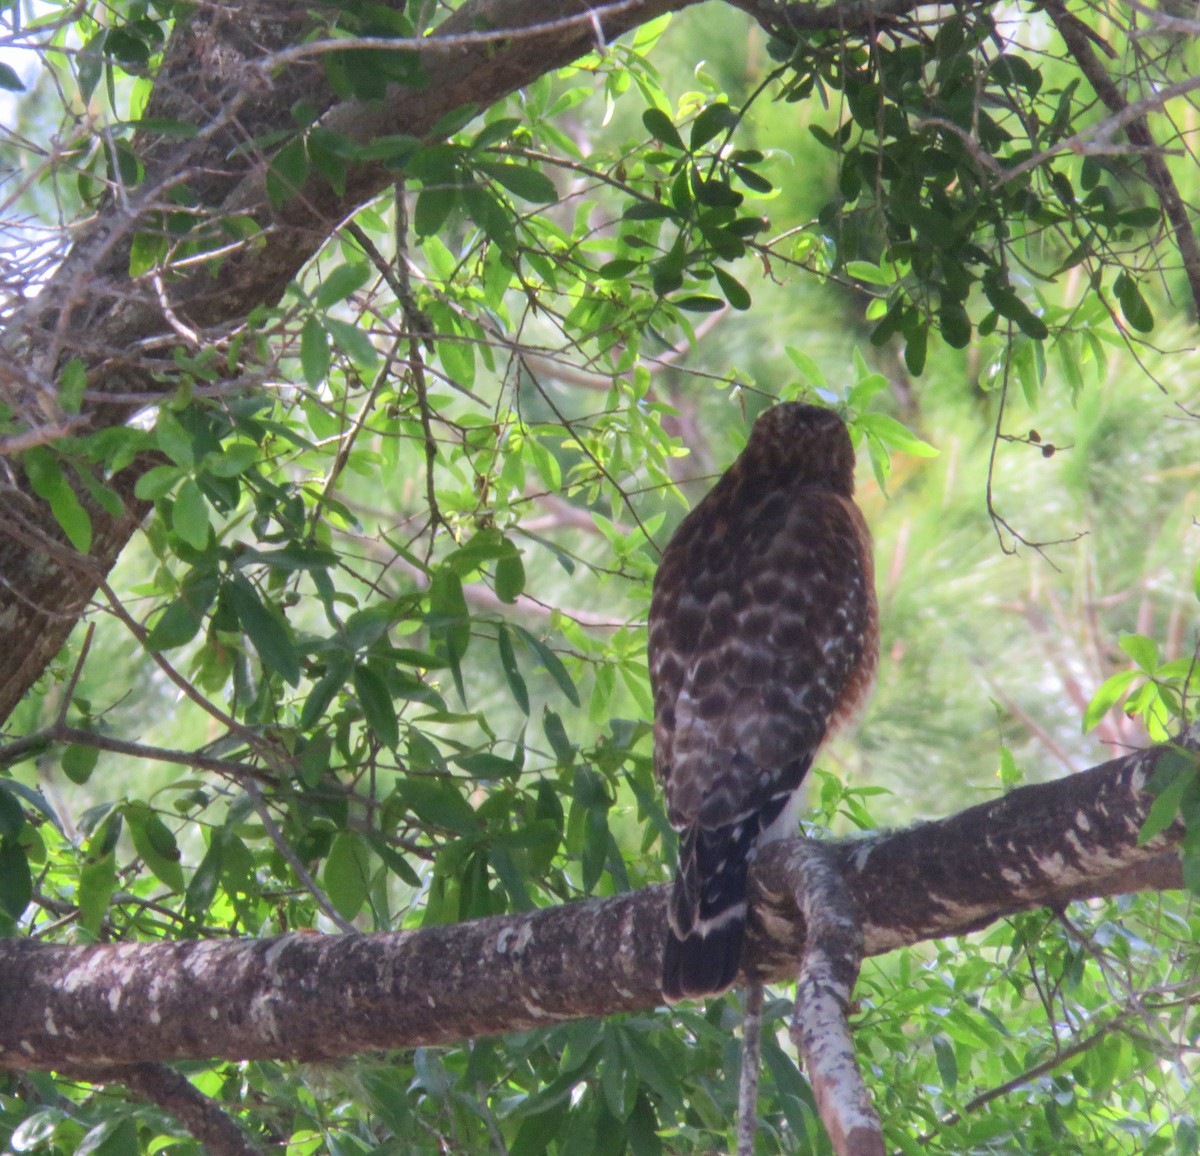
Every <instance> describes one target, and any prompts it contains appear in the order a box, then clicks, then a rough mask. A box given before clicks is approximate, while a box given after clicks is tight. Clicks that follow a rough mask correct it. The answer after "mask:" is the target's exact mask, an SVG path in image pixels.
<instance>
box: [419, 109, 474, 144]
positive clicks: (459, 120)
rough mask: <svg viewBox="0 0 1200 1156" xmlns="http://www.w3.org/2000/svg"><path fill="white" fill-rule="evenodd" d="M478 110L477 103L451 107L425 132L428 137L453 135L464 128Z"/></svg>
mask: <svg viewBox="0 0 1200 1156" xmlns="http://www.w3.org/2000/svg"><path fill="white" fill-rule="evenodd" d="M478 112H479V105H478V104H464V105H461V106H460V107H459V108H455V109H452V110H451V111H450V112H448V113H446V114H445V115H444V116H442V117H441V118H440V119H438V120H437V121H436V122H434V126H433V128H431V129H430V130H429V132H428V134H427V136H428V137H430V138H432V137H446V136H453V135H454V134H455V133H456V132H458V130H459V129H461V128H466V126H467V125H469V124H470V123H471V121H473V120H474V119H475V117H476V115H477V114H478Z"/></svg>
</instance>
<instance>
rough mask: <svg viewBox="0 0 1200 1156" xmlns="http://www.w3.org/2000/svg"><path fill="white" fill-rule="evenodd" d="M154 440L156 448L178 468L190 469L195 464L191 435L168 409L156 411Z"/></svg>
mask: <svg viewBox="0 0 1200 1156" xmlns="http://www.w3.org/2000/svg"><path fill="white" fill-rule="evenodd" d="M154 440H155V441H156V442H157V443H158V448H159V449H160V450H162V452H163V453H164V454H166V455H167V457H169V458H170V459H171V460H172V461H173V462H174V463H175V464H176V465H177V466H179V468H180V469H184V470H190V469H191V468H192V466H193V465H194V464H195V454H194V453H193V450H192V435H191V434H189V433H188V432H187V430H185V429H184V428H183V426H182V425H181V424H180V422H179V419H178V418H177V417H176V416H175V415H174V414H173V413H172V412H171V411H170V410H169V409H160V410H159V411H158V421H157V422H156V423H155V426H154Z"/></svg>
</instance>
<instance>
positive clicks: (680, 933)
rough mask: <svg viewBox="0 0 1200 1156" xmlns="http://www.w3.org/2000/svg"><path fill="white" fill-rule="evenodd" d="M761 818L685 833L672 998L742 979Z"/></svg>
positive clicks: (669, 967) (670, 966)
mask: <svg viewBox="0 0 1200 1156" xmlns="http://www.w3.org/2000/svg"><path fill="white" fill-rule="evenodd" d="M758 831H759V824H758V816H757V815H754V816H751V817H749V818H748V819H745V820H743V821H741V822H737V823H731V824H728V825H727V826H724V827H717V828H715V829H713V830H706V829H705V828H703V827H701V826H700V825H699V824H698V823H694V824H692V826H691V827H688V828H687V829H686V830H685V831H684V832H683V833H682V838H681V840H680V845H679V873H678V874H677V875H676V876H675V890H674V892H673V893H672V895H671V906H670V910H669V913H668V928H667V941H666V945H665V947H664V949H663V984H662V987H663V994H664V995H665V996H666V997H667V999H669V1000H671V1001H675V1000H679V999H695V998H699V997H700V996H705V995H715V994H716V993H718V992H722V991H724V990H725V989H726V988H727V987H729V986H730V985H731V984H732V983H733V981H734V980H735V979H736V978H737V973H738V967H739V966H740V964H741V961H742V939H743V937H744V934H745V930H746V863H747V857H748V856H749V854H750V849H751V847H752V846H753V844H754V840H755V837H756V836H757V835H758Z"/></svg>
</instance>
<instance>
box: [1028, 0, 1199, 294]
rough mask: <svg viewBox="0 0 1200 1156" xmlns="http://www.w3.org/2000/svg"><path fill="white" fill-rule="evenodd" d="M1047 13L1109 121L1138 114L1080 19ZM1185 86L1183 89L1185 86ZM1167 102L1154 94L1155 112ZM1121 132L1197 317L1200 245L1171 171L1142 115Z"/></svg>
mask: <svg viewBox="0 0 1200 1156" xmlns="http://www.w3.org/2000/svg"><path fill="white" fill-rule="evenodd" d="M1045 9H1046V12H1047V13H1048V14H1049V16H1050V19H1051V20H1053V21H1054V27H1055V28H1057V29H1058V34H1059V35H1060V36H1061V37H1062V38H1063V43H1064V44H1065V45H1066V46H1067V51H1068V52H1070V54H1071V55H1072V57H1074V59H1075V63H1076V64H1078V65H1079V71H1080V72H1082V73H1083V75H1084V76H1086V77H1087V79H1088V83H1089V84H1090V85H1091V86H1092V88H1093V90H1094V91H1095V93H1096V95H1097V96H1098V97H1099V98H1100V99H1101V100H1102V101H1103V102H1104V106H1105V108H1107V109H1108V111H1109V112H1111V113H1112V114H1113V116H1115V117H1118V118H1119V117H1126V116H1129V115H1130V111H1131V108H1132V109H1134V110H1136V109H1137V108H1138V107H1140V106H1141V105H1143V104H1145V103H1146V102H1145V101H1144V100H1143V101H1139V102H1138V103H1137V104H1136V105H1133V106H1131V105H1130V104H1129V102H1128V101H1127V100H1126V99H1125V97H1124V96H1123V95H1122V94H1121V91H1120V90H1119V89H1118V88H1117V86H1116V85H1115V84H1114V83H1113V79H1112V77H1111V76H1109V74H1108V70H1107V69H1106V68H1105V67H1104V65H1103V64H1102V63H1101V62H1100V58H1099V57H1098V56H1097V55H1096V52H1095V49H1094V48H1093V47H1092V38H1093V36H1094V35H1095V33H1094V32H1093V31H1092V29H1090V28H1089V27H1088V26H1087V25H1086V24H1084V22H1083V21H1082V20H1080V19H1079V17H1078V16H1076V15H1074V14H1073V13H1071V12H1068V11H1067V9H1066V6H1065V5H1064V4H1063V3H1062V0H1047V2H1046V4H1045ZM1184 83H1185V84H1186V82H1184ZM1191 87H1195V86H1194V85H1193V86H1191ZM1190 90H1191V88H1190V87H1189V88H1186V89H1185V91H1190ZM1166 101H1167V94H1166V92H1160V93H1156V94H1155V97H1154V102H1156V103H1157V104H1158V106H1159V107H1161V106H1162V105H1163V104H1165V103H1166ZM1123 127H1124V129H1125V135H1126V136H1127V137H1128V138H1129V143H1130V144H1132V145H1133V146H1134V147H1135V148H1137V149H1139V150H1142V163H1143V164H1144V165H1145V166H1146V179H1147V180H1148V181H1149V182H1150V184H1151V185H1152V186H1153V188H1154V191H1155V193H1156V194H1157V196H1158V200H1159V203H1160V204H1161V205H1162V208H1163V212H1164V213H1166V215H1167V220H1168V221H1170V222H1171V228H1172V229H1173V230H1174V232H1175V243H1176V244H1177V245H1178V246H1179V254H1180V256H1181V257H1182V258H1183V269H1184V272H1185V273H1186V274H1187V279H1188V285H1189V286H1190V288H1191V291H1192V309H1193V311H1194V312H1195V313H1196V314H1197V315H1200V245H1198V244H1197V241H1196V231H1195V230H1194V229H1193V228H1192V219H1191V215H1190V214H1189V213H1188V209H1187V206H1186V205H1185V204H1184V203H1183V198H1182V197H1181V196H1180V195H1179V190H1178V188H1176V186H1175V181H1174V179H1173V178H1172V176H1171V170H1170V169H1169V168H1167V162H1166V161H1165V160H1164V159H1163V158H1162V155H1161V153H1160V151H1159V147H1158V144H1157V142H1156V141H1155V139H1154V135H1153V133H1151V131H1150V125H1149V123H1148V121H1147V119H1146V115H1145V113H1144V112H1142V113H1141V114H1139V115H1136V116H1134V117H1133V118H1132V119H1129V120H1125V121H1124V122H1123Z"/></svg>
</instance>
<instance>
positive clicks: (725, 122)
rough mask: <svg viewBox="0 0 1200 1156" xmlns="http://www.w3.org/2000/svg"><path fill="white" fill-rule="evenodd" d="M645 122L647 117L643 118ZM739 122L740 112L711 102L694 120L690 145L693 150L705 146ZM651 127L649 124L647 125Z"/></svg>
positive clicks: (690, 134) (660, 138) (725, 105)
mask: <svg viewBox="0 0 1200 1156" xmlns="http://www.w3.org/2000/svg"><path fill="white" fill-rule="evenodd" d="M642 121H643V123H645V117H643V118H642ZM737 123H738V114H737V113H736V112H734V111H733V109H732V108H730V107H729V105H727V104H723V103H720V104H710V105H709V106H708V108H706V109H705V110H704V111H703V112H702V113H701V114H700V115H699V116H698V117H696V119H695V120H694V121H692V130H691V132H690V133H689V134H688V145H689V148H690V149H691V151H692V152H695V151H696V150H697V149H701V148H703V147H704V146H705V145H706V144H708V142H709V141H710V140H712V139H713V137H715V136H716V135H717V134H718V133H721V132H724V131H726V130H727V129H732V128H736V127H737ZM646 127H647V128H649V127H650V126H649V125H646ZM654 135H655V136H658V138H659V140H662V141H663V143H664V144H665V143H666V141H665V139H664V138H663V137H661V136H659V134H658V133H655V134H654Z"/></svg>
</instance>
